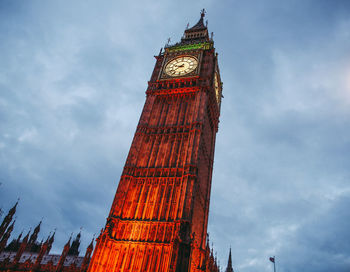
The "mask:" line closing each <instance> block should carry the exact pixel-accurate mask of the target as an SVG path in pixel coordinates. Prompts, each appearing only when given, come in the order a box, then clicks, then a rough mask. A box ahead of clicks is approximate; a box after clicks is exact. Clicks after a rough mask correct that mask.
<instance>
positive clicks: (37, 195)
mask: <svg viewBox="0 0 350 272" xmlns="http://www.w3.org/2000/svg"><path fill="white" fill-rule="evenodd" d="M146 2H147V3H146ZM146 2H139V1H136V2H133V3H126V2H125V3H122V2H119V1H104V2H103V3H98V4H97V3H96V2H93V1H74V3H71V2H69V3H68V2H64V1H52V2H42V1H26V2H20V1H1V3H0V35H1V43H0V59H1V62H0V178H1V182H2V185H1V187H0V198H1V203H0V204H1V207H2V208H3V209H5V210H8V208H9V207H10V206H11V205H12V204H13V203H14V202H15V201H16V199H17V197H18V196H20V197H21V201H20V205H19V208H18V219H17V225H16V228H15V229H16V231H15V233H14V234H15V235H17V234H18V233H19V232H20V231H22V229H25V230H28V228H29V227H30V226H34V225H36V224H37V223H38V222H39V221H40V219H41V217H44V222H43V228H42V229H43V230H42V237H44V236H46V235H47V234H48V233H49V232H50V231H52V230H53V229H54V228H55V227H57V228H58V230H57V240H56V242H55V248H54V250H55V251H56V252H60V251H61V249H62V246H63V244H64V243H65V241H66V240H67V239H68V237H69V235H70V233H71V232H74V233H77V232H78V231H79V229H80V227H83V247H82V249H81V250H82V251H83V250H84V249H85V248H84V247H85V246H86V245H87V243H89V242H90V239H91V237H92V235H93V233H97V234H98V233H99V230H100V229H101V228H102V227H103V225H104V221H105V218H106V216H107V214H108V209H109V207H110V205H111V202H112V198H113V196H114V193H115V190H116V187H117V183H118V178H119V176H120V173H121V169H122V167H123V164H124V162H125V158H126V156H127V152H128V149H129V146H130V143H131V140H132V136H133V133H134V131H135V127H136V124H137V121H138V118H139V115H140V112H141V110H142V106H143V103H144V98H145V94H144V91H145V89H146V87H147V80H149V76H150V74H151V71H152V69H153V65H154V59H153V55H155V54H157V53H158V52H159V49H160V47H162V46H163V45H164V43H165V41H166V40H167V38H168V37H169V36H170V37H171V38H172V41H173V42H176V41H178V40H179V39H180V37H181V34H182V31H183V30H184V28H185V26H186V24H187V22H190V24H194V23H196V21H197V20H198V17H199V10H200V9H202V8H203V7H205V8H206V9H207V12H208V13H207V15H208V16H207V17H208V19H209V30H210V31H214V32H215V36H214V39H215V46H216V48H217V50H218V52H219V64H220V69H221V75H222V81H223V82H224V96H225V98H224V99H223V103H222V116H221V122H220V128H219V133H218V137H217V144H216V146H217V148H216V154H215V165H214V176H213V186H212V198H211V208H210V222H209V232H210V234H211V241H213V242H214V247H215V249H216V250H217V251H218V257H219V259H220V261H221V264H223V263H224V265H226V261H227V254H228V248H229V246H230V245H231V246H232V253H233V261H234V266H235V271H247V272H249V271H257V270H259V271H271V268H272V267H271V263H269V261H268V257H269V256H270V255H276V259H277V266H278V271H297V270H305V267H307V271H311V272H312V271H326V270H328V271H329V270H332V271H346V270H349V267H350V262H349V246H348V245H349V241H348V240H349V236H348V229H349V226H348V223H347V220H346V218H348V217H349V214H348V209H347V207H348V206H349V194H350V186H349V183H348V180H349V169H348V165H349V151H350V142H349V135H350V129H349V128H350V126H349V122H350V121H349V120H350V118H349V115H350V110H349V105H350V65H349V63H350V53H349V52H350V50H349V48H350V31H349V29H350V19H349V16H348V14H349V10H350V9H349V8H350V7H349V2H348V1H311V0H310V1H293V0H290V1H209V0H208V1H198V2H196V3H194V2H192V3H188V2H185V1H180V2H179V1H177V2H173V1H152V2H151V1H146ZM175 11H176V12H175Z"/></svg>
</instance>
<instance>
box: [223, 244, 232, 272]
mask: <svg viewBox="0 0 350 272" xmlns="http://www.w3.org/2000/svg"><path fill="white" fill-rule="evenodd" d="M225 271H226V272H233V268H232V256H231V247H230V253H229V255H228V262H227V267H226V270H225Z"/></svg>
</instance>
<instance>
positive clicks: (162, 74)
mask: <svg viewBox="0 0 350 272" xmlns="http://www.w3.org/2000/svg"><path fill="white" fill-rule="evenodd" d="M202 55H203V53H202V52H198V51H197V52H186V53H185V52H179V53H171V54H165V56H164V59H163V63H162V69H161V71H160V73H159V76H158V80H169V79H177V78H187V77H193V76H199V73H200V67H201V63H202ZM179 57H192V58H195V59H196V60H197V62H198V65H197V67H196V69H194V70H193V71H192V72H190V73H188V74H185V75H182V76H178V75H177V76H170V75H168V74H167V73H166V72H165V68H166V66H167V64H168V63H169V62H170V61H172V60H173V59H176V58H179Z"/></svg>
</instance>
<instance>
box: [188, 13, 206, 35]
mask: <svg viewBox="0 0 350 272" xmlns="http://www.w3.org/2000/svg"><path fill="white" fill-rule="evenodd" d="M204 16H205V9H202V10H201V18H200V19H199V21H198V23H197V24H195V25H194V26H193V27H191V28H189V29H186V30H185V32H193V31H199V30H205V29H207V27H206V26H205V25H204Z"/></svg>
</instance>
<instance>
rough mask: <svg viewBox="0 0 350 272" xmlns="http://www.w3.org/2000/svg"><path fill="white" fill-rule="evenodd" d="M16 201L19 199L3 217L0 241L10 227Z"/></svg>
mask: <svg viewBox="0 0 350 272" xmlns="http://www.w3.org/2000/svg"><path fill="white" fill-rule="evenodd" d="M18 201H19V199H18V200H17V202H16V204H15V205H14V206H13V207H12V208H11V209H10V210H9V212H8V213H7V215H6V216H5V218H4V220H3V221H2V223H1V225H0V239H1V238H2V236H3V235H4V233H5V231H6V229H7V227H8V226H9V225H10V223H11V221H12V218H13V215H14V214H15V213H16V208H17V205H18Z"/></svg>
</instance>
